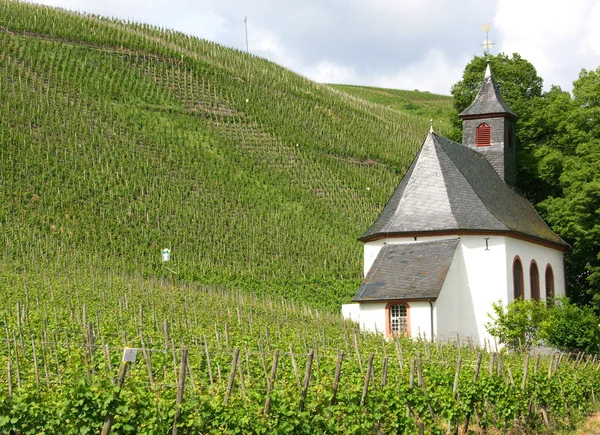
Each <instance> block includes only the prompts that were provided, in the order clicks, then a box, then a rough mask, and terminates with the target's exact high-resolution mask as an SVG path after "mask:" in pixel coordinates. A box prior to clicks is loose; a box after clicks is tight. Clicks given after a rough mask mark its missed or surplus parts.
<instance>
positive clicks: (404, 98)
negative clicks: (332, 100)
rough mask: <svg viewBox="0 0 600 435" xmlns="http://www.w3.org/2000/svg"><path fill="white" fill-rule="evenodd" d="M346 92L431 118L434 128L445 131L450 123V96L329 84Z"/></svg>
mask: <svg viewBox="0 0 600 435" xmlns="http://www.w3.org/2000/svg"><path fill="white" fill-rule="evenodd" d="M330 86H331V87H333V88H335V89H338V90H340V91H343V92H346V93H348V94H352V95H355V96H357V97H360V98H362V99H365V100H368V101H371V102H373V103H377V104H381V105H383V106H386V107H388V108H391V109H396V110H399V111H401V112H405V113H412V114H415V115H420V116H424V117H426V118H429V119H433V121H434V126H435V129H436V130H440V131H446V130H447V129H448V128H449V126H450V125H451V120H450V118H449V117H450V116H452V113H453V112H452V97H450V96H448V95H439V94H432V93H430V92H421V91H404V90H400V89H385V88H376V87H369V86H354V85H330Z"/></svg>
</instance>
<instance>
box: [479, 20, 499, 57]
mask: <svg viewBox="0 0 600 435" xmlns="http://www.w3.org/2000/svg"><path fill="white" fill-rule="evenodd" d="M481 27H482V28H483V31H484V32H485V40H484V41H483V44H481V46H482V47H483V54H484V55H486V56H489V54H490V48H492V45H496V44H495V43H493V42H492V41H490V38H489V32H490V24H489V23H485V24H484V25H483V26H481Z"/></svg>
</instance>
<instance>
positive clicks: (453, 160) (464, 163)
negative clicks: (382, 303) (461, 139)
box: [361, 132, 568, 248]
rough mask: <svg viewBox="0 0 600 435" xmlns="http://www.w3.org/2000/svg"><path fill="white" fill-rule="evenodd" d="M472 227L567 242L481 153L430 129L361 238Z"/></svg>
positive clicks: (561, 245) (478, 229)
mask: <svg viewBox="0 0 600 435" xmlns="http://www.w3.org/2000/svg"><path fill="white" fill-rule="evenodd" d="M454 230H474V231H480V230H483V231H501V232H508V233H517V234H521V235H524V236H526V237H528V238H534V239H539V240H542V241H546V242H550V243H551V244H554V245H559V247H561V248H562V247H568V245H567V244H566V243H565V242H564V241H563V240H562V239H561V238H560V237H558V236H557V235H556V234H554V232H553V231H552V230H551V229H550V228H549V227H548V226H547V225H546V223H545V222H544V221H543V219H542V218H541V217H540V216H539V214H538V213H537V212H536V211H535V209H534V208H533V206H532V205H531V204H530V203H529V201H528V200H527V199H525V198H524V197H523V196H521V195H520V194H519V193H517V192H516V191H515V190H514V189H513V188H512V187H510V186H509V185H507V184H506V183H504V181H503V180H502V179H501V178H500V177H499V176H498V174H497V173H496V171H495V170H494V168H493V167H492V166H491V165H490V163H489V162H488V161H487V160H486V158H485V156H484V155H483V154H481V153H478V152H476V151H474V150H472V149H470V148H468V147H466V146H464V145H461V144H459V143H456V142H454V141H451V140H449V139H446V138H444V137H442V136H439V135H437V134H435V133H433V132H430V133H429V134H428V135H427V138H426V139H425V142H424V143H423V145H422V147H421V149H420V151H419V153H418V154H417V157H416V158H415V160H414V161H413V163H412V165H411V167H410V168H409V170H408V172H407V173H406V175H405V176H404V178H403V179H402V181H401V182H400V184H399V186H398V187H397V188H396V191H395V192H394V194H393V196H392V197H391V199H390V200H389V202H388V203H387V205H386V206H385V208H384V209H383V211H382V212H381V214H380V215H379V217H378V218H377V220H376V221H375V222H374V223H373V225H372V226H371V228H369V229H368V230H367V232H366V233H365V234H364V235H363V236H362V237H361V240H362V241H363V242H367V241H369V240H372V239H375V238H378V237H385V236H387V235H390V234H395V235H400V234H398V233H420V232H435V231H454Z"/></svg>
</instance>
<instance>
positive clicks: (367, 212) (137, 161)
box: [0, 0, 445, 308]
mask: <svg viewBox="0 0 600 435" xmlns="http://www.w3.org/2000/svg"><path fill="white" fill-rule="evenodd" d="M0 25H1V26H2V27H1V28H0V107H1V110H2V117H1V118H0V232H1V233H2V239H3V245H4V247H3V249H2V253H3V257H4V261H7V262H8V261H10V262H13V263H14V264H17V265H21V266H23V267H25V266H26V265H27V264H36V263H43V264H52V265H54V266H57V267H65V266H68V267H73V266H74V265H79V266H80V267H81V268H84V269H87V268H89V267H92V268H99V267H103V268H112V269H113V270H120V271H129V272H135V273H141V274H143V275H145V276H152V275H154V276H160V275H162V274H170V275H172V276H177V277H180V278H184V279H186V280H195V281H197V282H198V281H200V282H213V283H219V282H227V283H230V284H235V285H240V286H242V287H245V288H249V289H260V290H262V289H268V290H269V291H272V292H275V293H285V294H286V295H288V296H294V297H299V298H300V300H310V301H312V302H313V303H320V304H322V305H328V306H330V307H331V308H336V307H339V303H340V301H341V300H342V299H344V298H346V297H347V296H348V295H351V294H352V293H353V291H354V290H355V288H356V286H357V285H358V280H359V279H360V274H361V272H360V271H361V261H362V260H361V245H360V243H359V242H357V241H356V239H357V238H358V237H359V236H360V235H361V234H362V233H363V232H364V230H365V229H366V228H367V227H368V226H369V225H370V223H371V222H372V221H373V220H374V218H375V217H376V216H377V214H378V212H379V211H380V210H381V209H382V207H383V206H384V205H385V202H386V201H387V199H388V198H389V196H390V194H391V192H392V191H393V189H394V187H395V185H396V184H397V183H398V182H399V179H400V178H401V176H402V174H403V173H404V171H405V170H406V169H407V167H408V165H409V164H410V161H411V159H412V158H413V156H414V154H415V152H416V150H417V149H418V147H419V146H420V144H421V142H422V140H423V138H424V136H425V134H426V132H427V130H428V128H429V124H428V121H429V119H428V118H427V117H424V116H419V115H415V114H412V113H407V112H404V111H400V110H396V109H391V108H389V107H386V106H384V105H382V104H377V103H373V102H370V101H367V100H365V99H362V98H358V97H356V96H353V95H350V94H348V93H346V89H345V88H340V89H343V90H338V89H335V88H334V87H330V86H326V85H320V84H317V83H314V82H311V81H309V80H307V79H305V78H303V77H301V76H299V75H297V74H294V73H292V72H290V71H288V70H285V69H284V68H282V67H280V66H277V65H275V64H273V63H271V62H268V61H266V60H264V59H261V58H258V57H255V56H252V55H247V54H246V53H243V52H240V51H236V50H233V49H229V48H225V47H222V46H219V45H217V44H214V43H211V42H208V41H203V40H199V39H196V38H192V37H189V36H187V35H183V34H181V33H177V32H172V31H169V30H164V29H157V28H154V27H151V26H147V25H143V24H136V23H125V22H121V21H115V20H109V19H105V18H102V17H96V16H85V15H78V14H74V13H70V12H66V11H62V10H57V9H51V8H47V7H41V6H36V5H32V4H23V3H18V2H13V1H7V0H2V1H0ZM415 98H417V97H415ZM436 107H438V106H436ZM439 107H442V105H440V106H439ZM444 110H445V109H444ZM162 248H170V249H171V250H172V262H171V263H170V265H169V266H170V269H171V270H166V269H164V268H163V267H162V265H161V262H160V250H161V249H162ZM172 271H175V272H177V274H174V272H172Z"/></svg>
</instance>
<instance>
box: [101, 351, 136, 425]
mask: <svg viewBox="0 0 600 435" xmlns="http://www.w3.org/2000/svg"><path fill="white" fill-rule="evenodd" d="M137 351H138V350H137V349H136V348H132V347H126V348H125V349H124V350H123V358H121V366H120V367H119V374H118V375H117V391H115V394H114V395H113V400H112V401H111V405H112V403H114V402H115V400H117V399H118V398H119V395H120V394H121V388H123V384H124V383H125V375H126V374H127V365H128V364H129V363H132V362H135V358H136V356H137ZM114 419H115V415H114V413H113V412H112V411H111V410H110V409H109V410H108V412H107V413H106V418H105V419H104V425H103V426H102V432H100V434H101V435H108V434H109V433H110V428H111V427H112V424H113V421H114Z"/></svg>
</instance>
